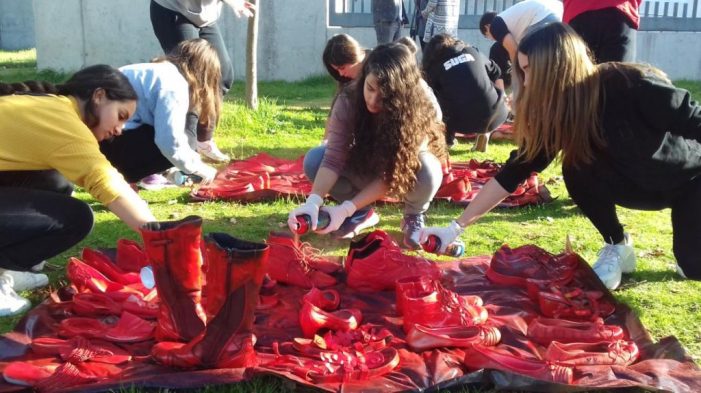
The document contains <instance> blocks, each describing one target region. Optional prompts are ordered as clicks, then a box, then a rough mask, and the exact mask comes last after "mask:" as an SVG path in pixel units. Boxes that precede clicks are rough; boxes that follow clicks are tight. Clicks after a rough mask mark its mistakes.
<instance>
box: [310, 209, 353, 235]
mask: <svg viewBox="0 0 701 393" xmlns="http://www.w3.org/2000/svg"><path fill="white" fill-rule="evenodd" d="M323 209H324V211H326V212H327V213H329V218H330V220H329V225H328V226H326V228H324V229H321V230H318V231H316V233H318V234H320V235H326V234H327V233H330V232H333V231H335V230H337V229H338V228H340V227H341V224H343V221H345V220H346V218H348V217H350V216H351V215H353V213H355V211H356V209H357V208H356V207H355V205H354V204H353V202H351V201H345V202H343V203H341V204H340V205H337V206H329V207H323Z"/></svg>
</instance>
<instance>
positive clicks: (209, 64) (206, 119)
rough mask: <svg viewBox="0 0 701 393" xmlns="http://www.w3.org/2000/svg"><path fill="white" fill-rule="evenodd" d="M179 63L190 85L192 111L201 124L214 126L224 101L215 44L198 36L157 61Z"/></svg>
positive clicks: (177, 65) (182, 43)
mask: <svg viewBox="0 0 701 393" xmlns="http://www.w3.org/2000/svg"><path fill="white" fill-rule="evenodd" d="M163 61H168V62H171V63H173V64H175V66H176V67H178V70H180V73H181V74H182V75H183V77H184V78H185V80H186V81H187V84H188V86H189V87H190V111H192V112H195V113H197V114H198V116H199V122H200V124H204V125H208V126H214V125H215V124H216V123H217V122H218V121H219V115H220V113H221V104H222V90H221V65H220V64H219V56H218V55H217V52H216V51H215V50H214V47H213V46H212V45H211V44H210V43H209V42H207V41H205V40H203V39H201V38H197V39H194V40H187V41H183V42H181V43H179V44H178V45H177V46H176V47H175V48H173V50H172V51H170V52H169V53H168V54H167V55H166V56H165V57H159V58H157V59H155V60H154V62H163Z"/></svg>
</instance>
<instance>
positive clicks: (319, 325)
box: [299, 302, 363, 337]
mask: <svg viewBox="0 0 701 393" xmlns="http://www.w3.org/2000/svg"><path fill="white" fill-rule="evenodd" d="M362 319H363V314H362V313H361V312H360V310H358V309H356V308H351V309H342V310H338V311H334V312H326V311H324V310H322V309H320V308H319V307H316V306H315V305H313V304H311V303H309V302H304V305H303V306H302V309H301V310H300V311H299V324H300V326H301V327H302V333H303V334H304V337H314V334H316V332H317V331H319V330H320V329H324V328H325V329H330V330H340V331H349V330H355V329H357V328H358V325H360V322H362Z"/></svg>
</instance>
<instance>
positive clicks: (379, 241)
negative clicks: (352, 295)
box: [346, 231, 441, 291]
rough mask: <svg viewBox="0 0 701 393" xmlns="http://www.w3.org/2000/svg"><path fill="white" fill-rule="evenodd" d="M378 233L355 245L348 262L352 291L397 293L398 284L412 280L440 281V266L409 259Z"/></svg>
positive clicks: (423, 260) (350, 250) (349, 253)
mask: <svg viewBox="0 0 701 393" xmlns="http://www.w3.org/2000/svg"><path fill="white" fill-rule="evenodd" d="M377 232H379V231H375V232H372V233H370V234H369V235H367V236H366V237H364V238H363V239H360V240H359V241H358V242H353V243H351V246H350V249H349V251H348V256H347V258H346V272H347V273H348V278H347V280H346V282H347V284H348V286H349V287H351V288H353V289H358V290H363V291H384V290H394V289H395V283H396V281H397V280H400V279H403V278H406V277H411V276H428V277H430V278H432V279H434V280H436V279H439V278H440V275H441V272H440V269H439V268H438V266H437V265H436V264H435V263H434V262H432V261H429V260H427V259H424V258H421V257H413V256H410V255H405V254H403V253H402V252H401V250H400V249H399V247H396V248H395V246H396V243H394V241H389V240H388V236H386V234H385V236H381V235H378V234H377Z"/></svg>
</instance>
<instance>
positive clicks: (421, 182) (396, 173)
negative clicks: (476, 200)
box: [288, 43, 445, 248]
mask: <svg viewBox="0 0 701 393" xmlns="http://www.w3.org/2000/svg"><path fill="white" fill-rule="evenodd" d="M424 86H425V82H424V83H422V79H421V73H420V71H419V68H418V66H417V64H416V60H415V58H414V55H413V54H412V53H411V52H410V51H409V50H408V48H407V47H406V46H405V45H402V44H398V43H394V44H387V45H380V46H378V47H377V48H375V49H374V50H373V51H372V52H371V53H370V54H369V55H368V58H367V59H366V60H365V62H364V63H363V67H362V70H361V73H360V75H359V76H358V79H357V80H356V81H355V82H353V83H351V84H350V85H348V86H347V87H346V88H345V89H344V90H343V91H342V92H341V93H340V95H339V97H338V99H337V100H336V104H335V105H334V107H333V110H332V113H331V116H330V119H329V121H328V123H327V135H328V143H327V144H326V145H324V146H319V147H315V148H313V149H311V150H310V151H309V152H308V153H307V154H306V156H305V158H304V171H305V173H306V175H307V177H308V178H309V179H310V180H312V182H313V187H312V192H311V194H310V195H309V197H308V198H307V202H306V203H304V204H303V205H301V206H299V207H297V208H295V209H294V210H292V211H291V212H290V214H289V219H288V224H289V225H290V228H294V227H295V225H296V217H297V216H299V215H305V214H306V215H309V217H310V218H311V228H312V229H313V230H315V231H317V233H319V234H328V233H331V232H335V235H336V236H337V237H352V236H353V235H356V234H357V233H358V232H359V231H360V230H361V229H363V228H365V227H368V226H372V225H374V224H376V223H377V221H378V217H377V216H376V215H375V214H374V213H372V210H371V209H370V206H371V204H372V203H373V202H375V201H377V200H378V199H381V198H383V197H385V196H392V197H396V198H401V199H403V201H404V219H403V220H402V224H401V227H402V231H403V232H404V242H405V244H407V245H408V246H409V247H411V248H418V247H419V246H420V244H419V229H420V228H422V227H423V222H424V212H425V211H426V210H427V209H428V207H429V205H430V203H431V200H432V199H433V196H434V195H435V193H436V192H437V191H438V187H439V186H440V184H441V180H442V171H441V162H440V161H439V160H441V159H445V142H444V141H445V138H444V137H443V135H442V132H443V130H442V127H441V124H440V121H439V119H440V118H439V117H437V111H436V109H435V106H434V105H433V104H432V103H431V100H430V99H429V98H428V96H427V94H426V88H425V87H424ZM327 193H330V194H331V196H332V197H333V198H334V199H335V200H336V201H338V202H339V204H338V205H335V206H323V204H324V200H323V198H324V196H326V194H327ZM322 206H323V207H322ZM320 210H324V211H326V212H327V213H328V214H329V216H330V223H329V224H328V226H326V227H324V228H317V218H318V215H319V211H320Z"/></svg>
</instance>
